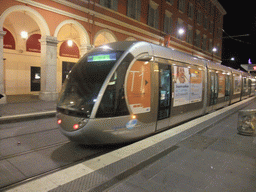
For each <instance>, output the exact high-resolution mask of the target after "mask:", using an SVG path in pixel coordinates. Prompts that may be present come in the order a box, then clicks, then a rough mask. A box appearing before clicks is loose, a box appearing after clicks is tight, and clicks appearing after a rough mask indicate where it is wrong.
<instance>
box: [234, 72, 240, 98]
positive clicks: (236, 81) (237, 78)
mask: <svg viewBox="0 0 256 192" xmlns="http://www.w3.org/2000/svg"><path fill="white" fill-rule="evenodd" d="M240 93H241V77H240V76H239V75H234V76H233V94H240Z"/></svg>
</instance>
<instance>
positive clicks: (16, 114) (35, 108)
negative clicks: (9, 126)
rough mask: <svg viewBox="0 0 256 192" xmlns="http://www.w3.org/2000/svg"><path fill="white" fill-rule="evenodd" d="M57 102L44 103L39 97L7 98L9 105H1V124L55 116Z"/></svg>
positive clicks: (16, 96)
mask: <svg viewBox="0 0 256 192" xmlns="http://www.w3.org/2000/svg"><path fill="white" fill-rule="evenodd" d="M55 114H56V101H42V100H40V99H39V97H38V95H13V96H7V103H6V104H0V116H1V117H0V123H6V122H12V121H18V120H26V119H31V118H39V117H44V116H54V115H55Z"/></svg>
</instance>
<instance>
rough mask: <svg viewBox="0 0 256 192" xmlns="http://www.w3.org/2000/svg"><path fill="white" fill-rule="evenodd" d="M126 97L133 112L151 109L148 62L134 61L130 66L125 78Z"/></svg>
mask: <svg viewBox="0 0 256 192" xmlns="http://www.w3.org/2000/svg"><path fill="white" fill-rule="evenodd" d="M126 86H127V87H126V89H127V97H128V102H129V106H130V109H131V110H132V113H133V114H139V113H146V112H150V110H151V108H150V107H151V79H150V64H149V63H148V62H143V61H136V62H135V63H134V64H133V66H132V67H131V69H130V71H129V74H128V79H127V85H126Z"/></svg>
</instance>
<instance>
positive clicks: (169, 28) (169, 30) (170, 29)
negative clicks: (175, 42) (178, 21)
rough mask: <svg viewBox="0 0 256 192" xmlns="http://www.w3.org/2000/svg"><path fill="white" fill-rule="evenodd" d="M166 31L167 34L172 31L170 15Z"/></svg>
mask: <svg viewBox="0 0 256 192" xmlns="http://www.w3.org/2000/svg"><path fill="white" fill-rule="evenodd" d="M168 33H169V34H171V33H172V18H171V17H169V27H168Z"/></svg>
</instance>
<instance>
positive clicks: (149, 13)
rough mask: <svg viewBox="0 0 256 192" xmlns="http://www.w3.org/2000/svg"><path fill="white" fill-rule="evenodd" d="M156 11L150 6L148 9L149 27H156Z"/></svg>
mask: <svg viewBox="0 0 256 192" xmlns="http://www.w3.org/2000/svg"><path fill="white" fill-rule="evenodd" d="M153 19H154V9H153V8H152V7H151V6H150V5H149V9H148V25H149V26H151V27H153V26H154V20H153Z"/></svg>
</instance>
